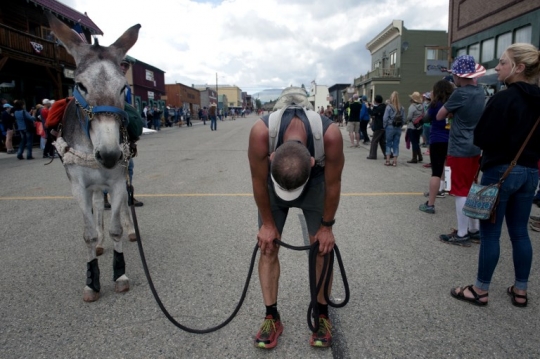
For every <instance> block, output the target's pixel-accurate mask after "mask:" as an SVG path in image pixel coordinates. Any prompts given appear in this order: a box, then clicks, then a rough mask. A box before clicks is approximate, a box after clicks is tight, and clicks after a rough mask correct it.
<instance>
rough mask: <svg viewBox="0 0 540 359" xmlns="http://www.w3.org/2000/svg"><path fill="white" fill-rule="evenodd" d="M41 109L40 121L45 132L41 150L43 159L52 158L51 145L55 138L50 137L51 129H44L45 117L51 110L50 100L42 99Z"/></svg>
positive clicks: (52, 148)
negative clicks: (43, 144)
mask: <svg viewBox="0 0 540 359" xmlns="http://www.w3.org/2000/svg"><path fill="white" fill-rule="evenodd" d="M42 102H43V108H42V109H41V114H40V115H41V121H42V123H43V128H44V130H45V146H44V148H43V158H54V146H53V145H52V143H53V142H54V140H55V137H54V136H53V135H51V130H53V129H52V128H46V127H45V123H46V121H47V117H49V110H50V108H51V100H48V99H44V100H43V101H42Z"/></svg>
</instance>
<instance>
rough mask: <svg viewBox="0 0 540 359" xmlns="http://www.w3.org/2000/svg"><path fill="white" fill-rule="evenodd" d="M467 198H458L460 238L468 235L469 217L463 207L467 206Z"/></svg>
mask: <svg viewBox="0 0 540 359" xmlns="http://www.w3.org/2000/svg"><path fill="white" fill-rule="evenodd" d="M466 200H467V197H459V196H456V217H457V224H458V228H457V230H458V233H457V234H458V236H460V237H463V236H465V235H466V234H467V229H468V227H469V217H467V216H466V215H464V214H463V206H465V201H466Z"/></svg>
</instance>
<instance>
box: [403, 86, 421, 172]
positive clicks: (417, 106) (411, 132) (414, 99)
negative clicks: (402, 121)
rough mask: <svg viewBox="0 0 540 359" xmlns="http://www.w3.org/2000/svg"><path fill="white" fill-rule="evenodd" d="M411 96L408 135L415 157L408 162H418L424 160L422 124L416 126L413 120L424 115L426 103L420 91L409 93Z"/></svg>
mask: <svg viewBox="0 0 540 359" xmlns="http://www.w3.org/2000/svg"><path fill="white" fill-rule="evenodd" d="M409 97H410V98H411V105H410V106H409V111H408V113H407V136H408V138H409V140H410V141H411V147H412V153H413V158H412V159H411V160H410V161H407V163H418V162H422V161H423V160H424V158H423V157H422V151H421V150H420V135H421V133H422V126H420V127H418V128H416V127H415V126H414V123H413V121H414V120H415V119H417V118H418V117H419V116H423V115H424V104H423V102H422V96H421V95H420V93H419V92H416V91H415V92H413V93H412V94H411V95H409Z"/></svg>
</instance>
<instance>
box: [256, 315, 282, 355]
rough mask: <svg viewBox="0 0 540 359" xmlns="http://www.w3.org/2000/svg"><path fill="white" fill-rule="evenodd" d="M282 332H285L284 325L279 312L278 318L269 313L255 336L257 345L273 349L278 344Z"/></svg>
mask: <svg viewBox="0 0 540 359" xmlns="http://www.w3.org/2000/svg"><path fill="white" fill-rule="evenodd" d="M281 333H283V325H282V324H281V320H280V318H279V314H278V315H277V318H276V319H274V317H272V316H271V315H267V316H266V318H264V321H263V323H262V325H261V329H259V332H258V333H257V336H256V337H255V346H256V347H257V348H262V349H272V348H274V347H275V346H276V345H277V342H278V338H279V336H280V335H281Z"/></svg>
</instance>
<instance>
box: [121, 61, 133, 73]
mask: <svg viewBox="0 0 540 359" xmlns="http://www.w3.org/2000/svg"><path fill="white" fill-rule="evenodd" d="M130 67H131V64H130V63H129V61H128V60H127V59H123V60H122V62H121V63H120V70H121V71H122V73H123V74H124V75H125V74H126V73H127V72H128V70H129V68H130Z"/></svg>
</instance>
